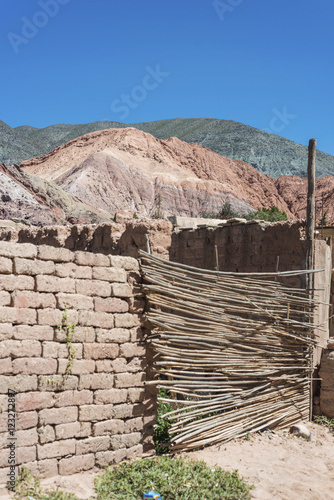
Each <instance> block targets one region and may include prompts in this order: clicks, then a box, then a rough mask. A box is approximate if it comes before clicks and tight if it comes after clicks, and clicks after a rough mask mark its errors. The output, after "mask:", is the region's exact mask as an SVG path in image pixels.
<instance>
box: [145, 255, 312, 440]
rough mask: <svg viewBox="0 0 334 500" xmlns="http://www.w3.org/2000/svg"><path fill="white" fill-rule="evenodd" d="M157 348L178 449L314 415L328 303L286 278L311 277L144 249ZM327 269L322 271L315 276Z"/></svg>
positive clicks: (158, 369)
mask: <svg viewBox="0 0 334 500" xmlns="http://www.w3.org/2000/svg"><path fill="white" fill-rule="evenodd" d="M141 259H142V270H143V274H144V278H145V284H144V285H143V289H144V292H145V293H146V295H147V297H148V302H149V312H148V319H149V321H150V322H151V324H152V325H153V327H154V329H153V330H152V333H151V337H150V339H149V342H150V343H151V345H152V347H153V349H154V350H155V352H156V353H157V354H158V356H157V361H156V362H155V370H156V374H157V379H155V380H152V381H149V382H147V383H148V384H156V385H157V387H158V388H162V389H167V390H168V391H169V394H171V397H170V398H169V399H168V398H159V399H160V400H161V401H165V402H169V403H172V404H173V408H174V410H173V411H172V412H170V413H168V414H166V415H165V418H169V419H170V420H171V421H172V422H173V424H172V427H171V429H170V436H171V448H172V450H181V449H187V450H190V449H194V448H198V447H201V446H204V445H208V444H216V443H220V442H223V441H227V440H230V439H233V438H236V437H240V436H243V435H245V434H247V433H248V432H254V431H256V430H260V429H263V428H265V427H269V426H273V427H279V428H284V427H287V426H290V425H292V424H293V423H296V422H297V421H300V420H302V419H308V418H309V405H310V401H309V397H310V385H311V383H310V381H311V374H312V352H313V349H314V346H315V345H316V343H317V339H316V337H315V333H314V330H315V329H316V328H318V326H317V325H314V322H313V315H314V309H315V307H316V306H317V304H318V302H317V301H316V300H314V299H311V298H310V296H309V294H308V292H307V291H306V290H304V289H302V288H300V289H296V288H290V287H288V286H287V285H283V284H282V283H280V282H279V280H278V279H279V278H280V277H284V278H288V277H290V276H292V277H296V276H299V275H302V274H306V273H307V271H292V272H285V273H271V274H269V275H265V274H263V273H255V274H246V273H243V274H238V273H226V272H218V271H208V270H204V269H197V268H192V267H190V266H185V265H182V264H177V263H174V262H169V261H165V260H163V259H160V258H158V257H155V256H153V255H151V254H148V253H146V252H141ZM312 272H317V271H312Z"/></svg>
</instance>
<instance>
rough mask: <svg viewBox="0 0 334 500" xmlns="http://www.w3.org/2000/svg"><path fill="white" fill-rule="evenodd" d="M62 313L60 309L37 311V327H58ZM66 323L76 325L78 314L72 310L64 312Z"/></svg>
mask: <svg viewBox="0 0 334 500" xmlns="http://www.w3.org/2000/svg"><path fill="white" fill-rule="evenodd" d="M63 315H64V312H63V311H61V310H60V309H38V310H37V319H38V324H39V325H50V326H58V325H60V324H61V323H62V319H63ZM66 315H67V318H66V323H67V324H68V325H70V324H76V323H77V321H78V313H77V311H74V310H69V311H67V312H66Z"/></svg>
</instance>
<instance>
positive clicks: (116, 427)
mask: <svg viewBox="0 0 334 500" xmlns="http://www.w3.org/2000/svg"><path fill="white" fill-rule="evenodd" d="M123 432H124V422H123V420H117V419H115V418H113V419H112V420H104V421H103V422H97V423H96V424H93V435H94V436H102V435H104V434H108V435H113V434H123Z"/></svg>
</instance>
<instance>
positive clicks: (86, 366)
mask: <svg viewBox="0 0 334 500" xmlns="http://www.w3.org/2000/svg"><path fill="white" fill-rule="evenodd" d="M67 366H68V360H67V359H59V360H58V373H65V372H66V369H67ZM94 371H95V361H93V360H90V359H75V360H74V361H73V365H72V367H71V375H81V376H85V374H88V373H89V374H94ZM87 376H88V375H87ZM81 378H82V377H80V382H79V389H80V390H81V389H86V387H80V383H81Z"/></svg>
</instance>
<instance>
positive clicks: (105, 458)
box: [95, 449, 127, 467]
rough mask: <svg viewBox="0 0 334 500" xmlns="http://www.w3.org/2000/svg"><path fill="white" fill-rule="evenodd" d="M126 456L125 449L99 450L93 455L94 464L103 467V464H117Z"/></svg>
mask: <svg viewBox="0 0 334 500" xmlns="http://www.w3.org/2000/svg"><path fill="white" fill-rule="evenodd" d="M126 456H127V450H126V449H122V450H116V451H99V452H98V453H96V455H95V460H96V465H98V466H99V467H104V466H105V465H112V464H118V463H119V462H122V461H123V460H124V459H125V458H126Z"/></svg>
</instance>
